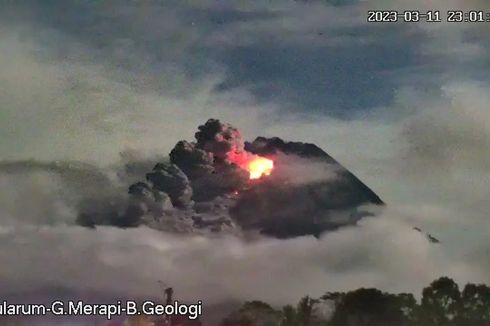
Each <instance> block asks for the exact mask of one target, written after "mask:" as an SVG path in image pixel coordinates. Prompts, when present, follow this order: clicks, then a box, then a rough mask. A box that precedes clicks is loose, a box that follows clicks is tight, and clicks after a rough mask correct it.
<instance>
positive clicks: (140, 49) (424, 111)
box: [0, 0, 490, 304]
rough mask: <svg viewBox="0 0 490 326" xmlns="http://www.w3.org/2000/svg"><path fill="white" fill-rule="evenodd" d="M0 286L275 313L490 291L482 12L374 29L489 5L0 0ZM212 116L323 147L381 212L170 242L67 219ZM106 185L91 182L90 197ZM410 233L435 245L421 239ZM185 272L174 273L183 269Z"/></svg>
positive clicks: (7, 291)
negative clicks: (383, 294)
mask: <svg viewBox="0 0 490 326" xmlns="http://www.w3.org/2000/svg"><path fill="white" fill-rule="evenodd" d="M0 8H1V10H0V185H1V187H0V244H1V246H2V248H3V250H2V251H1V252H0V265H2V269H1V270H0V284H1V286H0V288H1V289H2V290H1V291H2V293H3V295H5V296H12V297H19V298H53V297H56V296H59V295H75V296H77V295H78V296H89V297H97V298H99V297H104V298H113V297H117V296H125V297H133V296H134V297H154V296H158V295H159V292H158V290H157V289H156V287H155V282H156V281H157V280H158V279H162V278H164V279H165V280H166V281H167V282H169V283H171V284H174V286H175V288H176V293H178V294H179V295H180V296H181V297H183V298H185V299H187V300H192V299H195V298H199V299H202V300H204V301H207V302H208V303H209V304H219V303H223V302H227V301H232V300H248V299H251V298H257V299H263V300H268V301H269V302H271V303H273V304H285V303H290V302H294V301H295V300H296V299H297V298H299V297H301V296H303V295H305V294H311V295H317V296H318V295H321V294H322V293H324V292H325V291H334V290H348V289H354V288H357V287H360V286H376V287H378V288H381V289H383V290H389V291H409V292H414V293H417V292H420V290H421V289H422V287H424V286H426V285H427V284H428V283H429V282H430V281H431V280H433V279H434V278H436V277H438V276H442V275H447V276H450V277H453V278H454V279H455V280H457V281H458V282H459V283H460V284H465V283H466V282H487V283H490V276H489V274H488V269H489V267H490V252H489V250H490V240H488V239H489V237H488V233H489V232H490V221H489V220H488V212H490V203H489V201H488V198H489V196H490V111H489V110H488V103H490V95H489V93H488V87H489V86H490V74H488V69H489V67H490V61H489V56H488V53H489V52H488V50H489V47H490V38H489V34H488V26H487V25H486V24H488V23H447V22H445V21H442V22H438V23H426V22H419V23H403V22H400V23H390V24H378V23H368V22H367V20H366V18H367V11H368V10H373V9H386V10H388V9H393V10H400V11H402V10H406V9H408V10H420V11H426V10H441V13H442V16H443V18H444V17H445V13H446V11H447V10H456V9H462V10H471V9H481V10H486V11H488V12H490V4H488V2H486V1H484V0H480V1H478V0H469V1H468V0H466V1H463V0H450V1H443V0H431V1H421V0H420V1H419V0H417V1H407V0H391V1H385V0H366V1H356V0H350V1H347V0H346V1H343V0H330V1H329V0H324V1H321V0H318V1H315V0H311V1H306V0H304V1H288V0H282V1H275V0H270V1H224V0H213V1H211V0H200V1H197V0H196V1H190V0H189V1H171V0H168V1H151V0H147V1H130V0H120V1H105V2H103V1H95V0H91V1H75V0H73V1H55V0H49V1H22V2H16V1H8V0H0ZM208 118H218V119H221V120H223V121H226V122H229V123H232V124H233V125H235V126H236V127H238V128H239V129H240V130H241V131H242V132H243V134H244V137H245V138H246V139H249V140H253V139H254V138H255V137H257V136H279V137H281V138H283V139H286V140H291V141H304V142H312V143H315V144H317V145H318V146H320V147H321V148H323V149H324V150H325V151H326V152H328V153H329V154H330V155H331V156H333V157H334V158H335V159H337V160H338V161H339V162H340V163H342V164H343V165H344V166H345V167H347V168H348V169H349V170H351V171H352V172H353V173H354V174H356V175H357V176H358V177H359V178H360V179H361V180H363V181H364V182H365V183H366V184H367V185H368V186H369V187H370V188H371V189H373V190H374V191H375V192H376V193H377V194H378V195H379V196H380V197H381V198H382V199H383V200H384V201H385V202H386V203H387V204H388V205H387V208H386V209H385V210H383V211H382V212H380V213H379V216H377V218H375V219H369V220H365V221H362V222H361V223H360V225H359V226H357V227H349V228H345V229H341V230H339V231H336V232H332V233H328V234H326V235H324V236H323V237H321V238H320V239H315V238H310V237H300V238H295V239H289V240H274V239H263V240H260V241H257V242H254V243H247V242H244V241H242V240H241V239H237V238H230V237H226V238H212V239H210V238H200V237H193V238H181V237H178V236H175V235H171V234H162V233H161V232H158V231H154V230H150V229H147V228H144V227H142V228H137V229H128V230H122V229H117V228H110V227H107V228H100V229H98V230H96V231H93V230H86V229H83V228H81V227H78V226H75V225H74V216H76V212H74V210H73V203H74V202H75V201H76V200H77V198H79V196H80V194H81V193H83V194H92V195H93V196H96V194H97V193H100V189H101V188H103V189H105V191H107V192H111V191H121V189H122V191H124V187H126V186H127V184H126V183H124V182H123V181H124V180H123V181H121V180H118V179H117V176H116V175H117V173H116V172H117V169H118V167H120V166H121V164H123V163H124V162H126V161H128V160H132V159H134V158H137V159H138V160H148V161H151V162H153V161H156V160H157V159H158V158H162V157H165V156H166V155H167V153H168V152H169V151H170V150H171V148H172V147H173V145H174V144H175V143H176V142H177V141H178V140H181V139H191V138H192V136H193V134H194V132H195V130H196V127H197V126H198V125H200V124H202V123H204V122H205V121H206V120H207V119H208ZM104 187H105V188H104ZM413 226H418V227H421V228H422V229H424V230H426V231H428V232H430V233H431V234H433V235H434V236H436V237H437V238H438V239H440V240H441V243H440V244H437V245H433V244H429V243H427V242H426V241H424V237H423V235H421V234H419V233H417V232H413V230H412V227H413ZM182 271H184V272H182Z"/></svg>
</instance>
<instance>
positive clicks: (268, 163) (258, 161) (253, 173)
mask: <svg viewBox="0 0 490 326" xmlns="http://www.w3.org/2000/svg"><path fill="white" fill-rule="evenodd" d="M273 168H274V161H272V160H269V159H267V158H265V157H260V156H257V157H255V158H254V159H252V160H251V161H250V162H248V164H247V170H248V172H249V173H250V179H259V178H260V177H262V176H263V175H270V174H271V172H272V169H273Z"/></svg>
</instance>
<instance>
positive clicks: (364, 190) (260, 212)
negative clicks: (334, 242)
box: [78, 119, 383, 238]
mask: <svg viewBox="0 0 490 326" xmlns="http://www.w3.org/2000/svg"><path fill="white" fill-rule="evenodd" d="M121 202H122V203H123V208H122V209H121V207H120V204H121ZM380 205H383V201H382V200H381V199H380V198H379V197H378V196H377V195H376V194H375V193H374V192H373V191H372V190H371V189H370V188H369V187H367V186H366V185H365V184H364V183H363V182H361V181H360V180H359V179H358V178H357V177H356V176H354V175H353V174H352V173H351V172H350V171H348V170H347V169H346V168H344V167H343V166H342V165H341V164H340V163H338V162H337V161H336V160H335V159H333V158H332V157H331V156H330V155H328V154H327V153H326V152H324V151H323V150H322V149H321V148H320V147H318V146H316V145H314V144H308V143H301V142H289V141H284V140H282V139H280V138H277V137H274V138H265V137H258V138H256V139H255V140H254V141H253V142H244V141H243V139H242V137H241V134H240V132H239V131H238V129H237V128H235V127H234V126H232V125H230V124H227V123H222V122H221V121H219V120H216V119H209V120H208V121H207V122H206V123H205V124H203V125H201V126H199V127H198V131H197V132H196V134H195V141H193V142H188V141H185V140H182V141H179V142H178V143H177V144H176V145H175V147H174V148H173V149H172V151H171V152H170V154H169V160H168V161H166V162H159V163H156V165H155V166H154V168H153V170H152V171H150V172H148V173H146V176H145V180H144V181H140V182H136V183H134V184H132V185H131V186H129V191H128V194H127V197H125V198H124V200H120V201H118V207H117V209H116V208H114V209H112V210H107V209H106V210H104V212H100V211H94V210H92V211H89V212H83V213H82V214H80V216H79V219H78V222H79V224H81V225H85V226H91V227H94V226H96V225H104V224H110V225H116V226H120V227H134V226H138V225H147V226H150V227H152V228H156V229H160V230H164V231H170V232H179V233H206V232H212V233H235V234H246V233H260V234H263V235H266V236H271V237H276V238H290V237H296V236H302V235H314V236H319V235H320V234H322V233H323V232H326V231H329V230H335V229H337V228H339V227H343V226H346V225H353V224H355V223H357V221H359V220H360V219H361V218H364V217H366V216H370V215H371V214H370V207H372V206H380Z"/></svg>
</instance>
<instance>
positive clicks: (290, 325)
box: [221, 277, 490, 326]
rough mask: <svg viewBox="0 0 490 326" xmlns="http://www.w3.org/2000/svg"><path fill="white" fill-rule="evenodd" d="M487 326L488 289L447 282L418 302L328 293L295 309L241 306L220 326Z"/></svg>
mask: <svg viewBox="0 0 490 326" xmlns="http://www.w3.org/2000/svg"><path fill="white" fill-rule="evenodd" d="M320 325H322V326H385V325H386V326H412V325H420V326H473V325H474V326H486V325H489V326H490V287H488V286H487V285H484V284H478V285H476V284H471V283H469V284H466V286H465V287H464V289H463V290H462V291H460V289H459V287H458V284H456V283H455V282H454V281H453V280H452V279H450V278H448V277H441V278H439V279H437V280H435V281H434V282H432V283H431V284H430V285H429V286H428V287H426V288H424V290H423V292H422V299H421V301H420V302H417V301H416V300H415V298H414V296H413V295H412V294H407V293H401V294H391V293H385V292H382V291H380V290H378V289H372V288H371V289H364V288H362V289H358V290H355V291H350V292H328V293H326V294H325V295H323V296H322V297H321V298H318V299H312V298H310V297H308V296H306V297H304V298H302V299H301V300H300V301H299V303H298V304H297V305H296V306H285V307H283V308H282V309H275V308H273V307H272V306H270V305H269V304H267V303H264V302H261V301H250V302H246V303H245V304H244V305H243V306H242V307H241V308H240V309H239V310H237V311H235V312H233V313H232V314H230V315H229V316H228V317H227V318H225V319H224V320H223V322H222V323H221V326H320Z"/></svg>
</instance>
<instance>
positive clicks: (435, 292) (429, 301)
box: [418, 277, 461, 326]
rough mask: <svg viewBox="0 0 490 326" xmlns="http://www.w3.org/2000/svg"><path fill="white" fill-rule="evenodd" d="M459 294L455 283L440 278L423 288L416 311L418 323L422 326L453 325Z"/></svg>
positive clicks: (457, 308) (445, 278) (459, 299)
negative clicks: (420, 300) (418, 307)
mask: <svg viewBox="0 0 490 326" xmlns="http://www.w3.org/2000/svg"><path fill="white" fill-rule="evenodd" d="M460 301H461V293H460V292H459V287H458V284H456V282H454V281H453V280H452V279H450V278H448V277H441V278H439V279H437V280H435V281H434V282H432V283H431V284H430V286H428V287H426V288H424V290H423V292H422V302H421V305H420V309H419V311H418V323H419V324H420V325H424V326H446V325H454V320H455V318H456V316H457V315H458V310H459V305H460Z"/></svg>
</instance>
